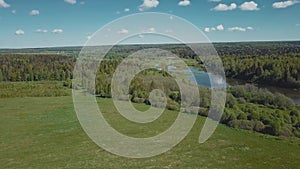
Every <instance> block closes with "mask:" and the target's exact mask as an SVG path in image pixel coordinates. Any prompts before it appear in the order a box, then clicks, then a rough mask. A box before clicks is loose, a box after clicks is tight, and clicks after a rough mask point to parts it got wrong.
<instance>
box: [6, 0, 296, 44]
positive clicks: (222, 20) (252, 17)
mask: <svg viewBox="0 0 300 169" xmlns="http://www.w3.org/2000/svg"><path fill="white" fill-rule="evenodd" d="M145 12H160V13H167V14H169V15H170V18H171V15H175V16H179V17H181V18H184V19H186V20H187V21H189V22H190V23H192V24H194V25H195V26H196V27H198V28H199V29H200V30H201V31H203V33H204V34H205V35H206V36H207V37H208V39H209V40H210V41H212V42H240V41H280V40H300V17H299V16H300V0H287V1H285V0H254V1H251V0H249V1H247V0H51V1H50V0H0V48H32V47H53V46H81V45H84V44H85V43H86V41H87V40H88V39H90V38H91V35H92V34H93V33H94V32H96V31H97V30H99V29H100V28H101V27H103V26H104V25H106V24H108V23H110V22H112V21H114V20H116V19H118V18H120V17H123V16H127V15H132V14H136V13H145ZM162 24H165V23H162ZM153 29H154V28H153ZM129 31H130V30H127V29H125V28H124V29H120V30H118V31H117V32H116V34H118V33H119V34H126V33H128V32H129ZM170 31H171V30H170Z"/></svg>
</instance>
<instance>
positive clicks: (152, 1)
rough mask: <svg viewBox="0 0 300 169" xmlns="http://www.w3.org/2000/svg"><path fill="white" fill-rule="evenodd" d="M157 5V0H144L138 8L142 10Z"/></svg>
mask: <svg viewBox="0 0 300 169" xmlns="http://www.w3.org/2000/svg"><path fill="white" fill-rule="evenodd" d="M158 5H159V1H158V0H144V2H143V4H142V5H140V6H139V10H140V11H144V10H147V9H151V8H156V7H157V6H158Z"/></svg>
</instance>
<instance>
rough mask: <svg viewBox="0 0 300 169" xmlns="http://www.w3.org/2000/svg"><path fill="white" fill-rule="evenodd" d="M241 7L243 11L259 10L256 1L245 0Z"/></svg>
mask: <svg viewBox="0 0 300 169" xmlns="http://www.w3.org/2000/svg"><path fill="white" fill-rule="evenodd" d="M239 8H240V9H241V10H243V11H257V10H259V8H258V4H257V3H256V2H254V1H250V2H244V3H243V4H242V5H240V6H239Z"/></svg>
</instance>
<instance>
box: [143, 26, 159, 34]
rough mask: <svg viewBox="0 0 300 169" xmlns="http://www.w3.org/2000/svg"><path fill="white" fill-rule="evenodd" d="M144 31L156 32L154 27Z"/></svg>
mask: <svg viewBox="0 0 300 169" xmlns="http://www.w3.org/2000/svg"><path fill="white" fill-rule="evenodd" d="M144 32H145V33H155V32H156V30H155V28H153V27H152V28H149V29H147V30H146V31H144Z"/></svg>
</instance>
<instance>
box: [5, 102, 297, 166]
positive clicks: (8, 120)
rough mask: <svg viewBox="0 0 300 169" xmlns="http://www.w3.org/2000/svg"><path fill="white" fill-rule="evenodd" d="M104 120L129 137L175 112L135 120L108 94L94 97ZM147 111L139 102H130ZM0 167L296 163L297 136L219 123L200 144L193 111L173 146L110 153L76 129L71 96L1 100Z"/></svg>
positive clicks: (162, 124)
mask: <svg viewBox="0 0 300 169" xmlns="http://www.w3.org/2000/svg"><path fill="white" fill-rule="evenodd" d="M98 102H99V105H100V109H101V110H102V112H103V114H104V116H105V117H106V119H107V120H108V122H109V123H110V124H111V125H112V126H113V127H114V128H116V129H117V130H118V131H120V132H122V133H124V134H127V135H129V136H133V137H134V136H143V137H149V136H152V135H156V134H157V133H159V132H161V131H163V130H165V129H167V128H168V126H170V124H172V122H173V121H174V119H175V118H176V115H177V112H173V111H169V110H166V111H165V112H164V114H163V115H162V116H161V117H160V118H159V119H158V120H156V121H154V122H153V123H149V124H145V125H140V124H136V123H133V122H129V121H127V120H126V119H124V118H123V117H122V116H121V115H119V114H118V113H117V111H116V109H114V108H113V106H112V100H111V99H100V98H99V99H98ZM134 105H135V106H136V107H137V108H138V109H140V110H146V109H147V108H148V106H146V105H144V104H134ZM0 114H1V118H0V123H1V136H0V166H1V167H0V168H209V169H210V168H229V169H234V168H237V169H240V168H249V169H252V168H262V169H265V168H272V169H276V168H290V169H297V168H300V139H298V138H289V139H287V138H279V137H274V136H269V135H263V134H259V133H254V132H251V131H245V130H240V129H233V128H229V127H227V126H225V125H219V126H218V128H217V130H216V132H215V133H214V134H213V136H212V137H211V138H210V139H209V140H208V141H207V142H206V143H204V144H199V143H198V137H199V134H200V131H201V128H202V125H203V122H204V120H205V118H203V117H201V116H198V117H197V121H196V123H195V125H194V127H193V129H192V131H191V132H190V133H189V135H188V136H187V137H186V138H185V139H184V140H183V141H182V142H181V143H180V144H178V145H177V146H176V147H174V148H173V149H172V150H170V151H168V152H166V153H164V154H162V155H159V156H156V157H153V158H146V159H128V158H123V157H119V156H116V155H113V154H111V153H108V152H106V151H105V150H103V149H101V148H100V147H98V146H97V145H96V144H95V143H93V142H92V141H91V140H90V139H89V138H88V136H87V135H86V134H85V133H84V131H83V130H82V129H81V126H80V124H79V122H78V120H77V118H76V113H75V111H74V107H73V103H72V98H71V97H70V96H64V97H28V98H2V99H0Z"/></svg>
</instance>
